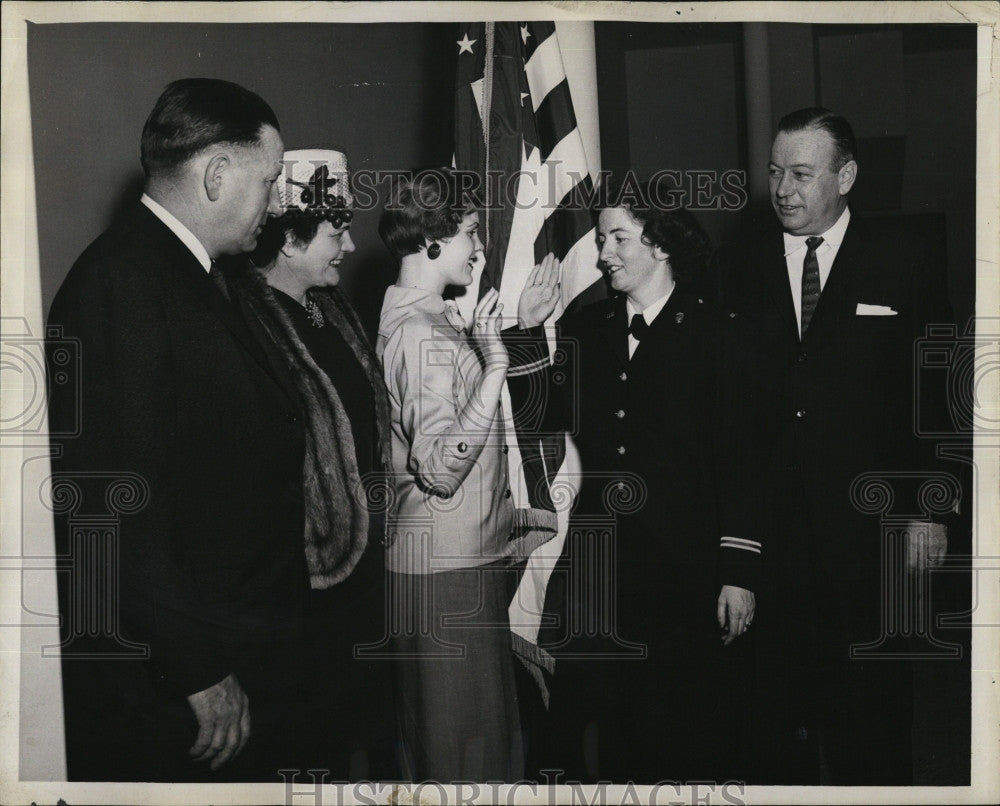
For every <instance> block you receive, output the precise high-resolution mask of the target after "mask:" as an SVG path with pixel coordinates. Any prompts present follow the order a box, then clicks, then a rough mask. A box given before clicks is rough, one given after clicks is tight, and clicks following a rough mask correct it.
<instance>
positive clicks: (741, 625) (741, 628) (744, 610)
mask: <svg viewBox="0 0 1000 806" xmlns="http://www.w3.org/2000/svg"><path fill="white" fill-rule="evenodd" d="M756 606H757V597H756V596H754V594H753V591H748V590H747V589H746V588H737V587H736V586H735V585H723V586H722V592H721V593H720V594H719V606H718V608H717V609H716V617H717V618H718V620H719V627H720V628H721V629H726V625H727V624H728V630H727V632H726V634H725V635H724V636H723V637H722V643H723V645H724V646H729V645H730V644H731V643H732V642H733V641H735V640H736V639H737V638H739V637H740V636H741V635H743V633H745V632H746V631H747V628H748V627H749V626H750V625H751V623H753V613H754V609H755V608H756Z"/></svg>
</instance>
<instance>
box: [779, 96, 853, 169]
mask: <svg viewBox="0 0 1000 806" xmlns="http://www.w3.org/2000/svg"><path fill="white" fill-rule="evenodd" d="M806 129H820V130H821V131H824V132H826V133H827V134H828V135H830V139H831V140H833V149H834V151H833V165H832V166H831V168H832V169H833V170H835V171H839V170H840V169H841V168H843V167H844V166H845V165H846V164H847V163H848V162H850V161H851V160H856V159H857V157H858V142H857V140H856V139H855V138H854V129H852V128H851V124H850V123H848V122H847V118H845V117H843V116H841V115H838V114H836V113H835V112H831V111H830V110H829V109H823V107H821V106H808V107H806V108H805V109H797V110H795V111H794V112H789V113H788V114H787V115H785V116H784V117H783V118H782V119H781V120H780V121H778V131H779V132H789V133H790V132H801V131H804V130H806Z"/></svg>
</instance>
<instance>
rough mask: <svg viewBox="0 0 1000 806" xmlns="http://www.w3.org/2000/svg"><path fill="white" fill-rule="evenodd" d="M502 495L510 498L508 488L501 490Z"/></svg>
mask: <svg viewBox="0 0 1000 806" xmlns="http://www.w3.org/2000/svg"><path fill="white" fill-rule="evenodd" d="M503 497H504V498H510V490H504V491H503Z"/></svg>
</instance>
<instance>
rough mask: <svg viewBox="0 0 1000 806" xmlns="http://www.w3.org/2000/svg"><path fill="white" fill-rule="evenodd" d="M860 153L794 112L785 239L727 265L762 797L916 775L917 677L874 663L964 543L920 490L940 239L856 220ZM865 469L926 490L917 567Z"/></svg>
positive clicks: (730, 615) (746, 626) (729, 440)
mask: <svg viewBox="0 0 1000 806" xmlns="http://www.w3.org/2000/svg"><path fill="white" fill-rule="evenodd" d="M856 154H857V148H856V143H855V138H854V134H853V132H852V130H851V127H850V124H849V123H848V122H847V121H846V120H845V119H844V118H843V117H841V116H839V115H836V114H833V113H832V112H829V111H827V110H824V109H817V108H810V109H802V110H799V111H797V112H793V113H791V114H789V115H787V116H785V117H784V118H783V119H782V120H781V122H780V123H779V127H778V133H777V136H776V137H775V139H774V143H773V146H772V150H771V160H770V164H769V177H770V179H769V185H770V193H771V203H772V206H773V208H774V211H775V213H776V214H777V219H778V222H777V223H778V225H779V226H777V227H772V228H770V229H768V230H767V231H765V232H762V233H755V234H753V235H750V236H748V237H745V238H743V239H741V240H739V241H738V242H737V243H735V244H733V245H732V246H731V248H728V249H725V250H723V251H721V252H720V255H719V259H718V261H717V282H718V290H719V294H720V302H721V304H722V310H723V312H724V320H725V321H726V322H727V326H728V333H727V334H726V342H727V347H726V351H727V354H728V361H727V370H726V375H725V378H726V380H725V397H726V398H727V399H728V408H729V410H730V411H731V412H732V415H731V417H729V418H728V425H727V427H728V428H729V429H731V430H729V431H727V432H725V435H724V436H725V438H724V439H723V440H722V444H723V445H725V449H724V451H723V456H722V462H721V468H722V476H723V477H724V478H728V483H725V484H724V488H723V489H724V494H723V496H722V499H723V500H722V505H721V528H722V531H721V535H722V537H721V556H722V561H721V573H722V583H723V587H722V592H721V594H720V597H719V621H720V625H722V626H724V627H725V629H726V635H725V641H726V643H731V642H732V641H733V640H736V639H739V641H740V643H741V644H746V646H745V647H743V646H740V647H739V648H740V649H746V650H748V653H749V654H750V655H752V656H753V658H754V662H753V664H752V668H753V670H754V672H753V680H752V682H751V683H750V685H748V687H747V694H748V702H747V703H746V707H747V713H748V714H749V715H750V719H749V720H748V723H749V731H750V733H749V737H748V738H749V740H750V741H749V742H748V743H747V744H748V745H749V746H752V747H753V748H756V749H755V750H754V751H753V753H754V758H753V759H752V760H751V761H750V766H749V769H748V770H747V776H748V779H749V781H750V782H751V783H774V784H821V783H822V784H856V785H862V784H867V785H872V784H887V785H888V784H897V785H899V784H907V783H910V782H911V781H912V769H911V740H910V731H911V722H912V666H911V663H910V661H908V660H906V659H905V658H903V659H899V658H896V659H889V658H887V657H885V656H881V657H880V656H876V654H865V653H864V652H862V653H860V654H859V653H858V652H857V651H856V650H857V648H859V647H860V646H862V645H864V644H872V643H876V642H878V641H879V640H880V637H881V631H882V630H881V625H882V617H883V615H884V610H885V608H886V607H887V606H888V603H889V598H888V597H889V596H890V595H892V593H893V590H894V589H897V588H898V586H899V585H900V584H902V583H903V582H904V581H905V579H906V575H907V573H913V572H914V569H918V568H919V571H920V573H924V572H925V571H926V568H927V567H929V566H933V565H936V564H938V563H939V562H940V561H941V559H942V558H943V556H944V552H945V549H946V531H945V527H944V525H943V524H941V523H935V522H934V521H935V520H940V519H941V518H940V516H939V515H935V514H934V513H929V512H927V511H926V510H924V511H922V510H921V507H920V505H919V501H918V499H920V496H919V495H916V494H914V490H915V488H916V487H917V486H918V485H919V484H920V483H921V480H922V478H929V477H930V476H931V475H932V474H933V473H934V472H936V466H935V462H934V460H933V451H932V447H933V446H929V445H927V444H925V443H924V444H922V442H921V440H918V439H917V438H916V436H915V430H914V407H915V400H914V395H915V389H917V386H916V375H915V350H914V344H915V340H917V339H918V338H920V337H921V336H923V335H925V332H926V328H927V326H928V325H929V324H933V323H947V322H950V321H951V311H950V306H949V303H948V296H947V289H946V283H945V273H944V269H943V265H942V263H941V262H940V260H938V259H936V258H937V253H936V252H935V250H933V249H931V248H929V246H928V243H927V241H926V239H925V238H924V237H923V234H918V233H912V232H907V231H904V229H903V228H902V227H900V226H897V225H891V224H889V223H886V222H879V223H874V222H866V221H863V220H861V219H860V218H859V217H858V216H857V215H855V214H853V212H852V210H851V209H850V206H849V205H848V193H849V192H850V190H851V188H852V186H853V185H854V182H855V179H856V177H857V173H858V163H857V161H856ZM923 391H924V390H923V389H922V390H921V394H922V395H923ZM932 398H933V394H931V395H928V396H927V398H926V399H922V400H920V401H918V403H919V405H920V406H923V407H926V406H935V405H939V404H940V402H941V401H940V400H934V399H932ZM864 474H879V475H880V476H883V475H884V477H885V478H889V479H893V478H896V479H898V478H901V477H902V478H906V479H908V482H907V483H909V482H912V483H913V487H914V489H906V488H904V489H902V490H900V489H897V490H896V491H895V493H896V496H897V498H898V499H899V501H898V502H897V503H898V504H899V506H898V508H897V511H903V512H905V513H907V514H906V516H905V518H904V525H903V527H902V528H901V529H900V530H899V534H898V537H899V546H900V551H899V552H898V554H899V555H902V556H889V557H888V558H887V559H886V560H884V559H883V556H882V554H883V552H882V548H883V540H885V536H884V535H883V530H882V527H881V524H880V522H879V520H878V518H877V517H875V516H873V515H871V514H865V512H864V511H863V510H864V509H865V508H866V507H865V502H864V501H863V500H862V499H863V498H864V496H865V495H866V494H867V493H870V492H871V491H872V490H873V489H874V488H871V487H870V488H869V489H868V490H867V491H866V490H865V489H864V481H865V479H864V478H863V475H864ZM890 483H892V482H890ZM859 485H860V486H859ZM904 499H905V500H904ZM869 503H870V502H869ZM887 545H888V544H887ZM888 554H890V555H891V554H892V552H889V553H888ZM904 557H905V559H904ZM896 560H898V565H897V564H896V562H895V561H896ZM884 563H885V564H884ZM905 615H907V616H908V615H911V614H905ZM747 630H750V634H749V636H748V637H747V638H741V636H743V635H744V633H746V632H747ZM852 647H853V648H854V649H855V652H854V653H853V654H852ZM896 648H899V647H896ZM903 649H904V652H905V647H903Z"/></svg>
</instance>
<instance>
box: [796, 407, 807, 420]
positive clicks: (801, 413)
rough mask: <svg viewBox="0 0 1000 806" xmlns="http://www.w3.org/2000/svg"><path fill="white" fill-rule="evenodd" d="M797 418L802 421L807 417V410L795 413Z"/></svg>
mask: <svg viewBox="0 0 1000 806" xmlns="http://www.w3.org/2000/svg"><path fill="white" fill-rule="evenodd" d="M795 416H796V417H798V418H799V419H800V420H801V419H802V418H803V417H805V416H806V410H805V409H799V410H798V411H797V412H795Z"/></svg>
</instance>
